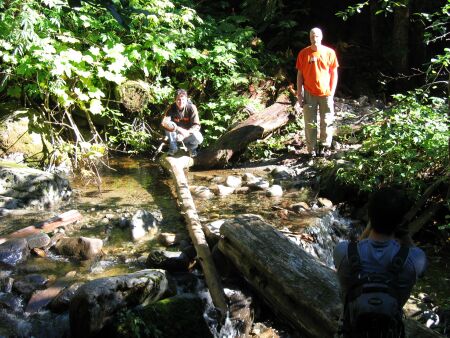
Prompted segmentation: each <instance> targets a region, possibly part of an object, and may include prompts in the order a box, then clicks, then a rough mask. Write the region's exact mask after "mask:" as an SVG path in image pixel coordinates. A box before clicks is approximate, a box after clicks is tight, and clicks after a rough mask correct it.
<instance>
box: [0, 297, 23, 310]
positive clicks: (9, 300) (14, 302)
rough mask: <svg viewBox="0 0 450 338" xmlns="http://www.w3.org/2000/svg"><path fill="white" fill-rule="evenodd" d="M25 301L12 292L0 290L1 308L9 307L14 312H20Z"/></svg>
mask: <svg viewBox="0 0 450 338" xmlns="http://www.w3.org/2000/svg"><path fill="white" fill-rule="evenodd" d="M22 307H23V303H22V299H20V297H17V296H15V295H13V294H12V293H3V292H0V309H7V310H9V311H12V312H18V311H20V310H21V309H22Z"/></svg>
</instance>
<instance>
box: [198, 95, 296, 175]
mask: <svg viewBox="0 0 450 338" xmlns="http://www.w3.org/2000/svg"><path fill="white" fill-rule="evenodd" d="M290 107H291V103H290V101H289V98H288V97H287V96H285V95H282V96H280V97H279V98H278V99H277V101H276V102H275V103H274V104H273V105H271V106H269V107H267V108H266V109H264V110H262V111H261V112H258V113H255V114H253V115H251V116H250V117H249V118H248V119H246V120H245V121H243V122H241V123H239V124H238V125H237V126H235V127H234V128H233V129H231V130H230V131H228V132H226V133H225V134H224V135H222V136H221V137H220V138H219V139H218V140H217V141H216V142H215V143H214V144H213V145H212V146H210V147H209V148H207V149H205V150H202V151H201V152H200V153H199V155H198V156H197V157H196V158H195V163H194V165H195V166H196V167H203V168H214V167H223V166H225V165H226V164H227V163H228V162H229V161H230V159H231V158H232V156H233V155H234V154H236V153H239V152H241V151H243V150H245V149H246V148H247V146H248V144H249V143H250V142H253V141H256V140H257V139H260V138H263V137H265V136H267V135H268V134H270V133H271V132H273V131H275V130H277V129H279V128H281V127H282V126H284V125H285V124H286V123H287V122H288V121H289V115H290V112H289V108H290Z"/></svg>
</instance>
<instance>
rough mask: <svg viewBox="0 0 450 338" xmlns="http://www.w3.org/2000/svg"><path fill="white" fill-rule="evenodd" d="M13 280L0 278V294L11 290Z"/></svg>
mask: <svg viewBox="0 0 450 338" xmlns="http://www.w3.org/2000/svg"><path fill="white" fill-rule="evenodd" d="M13 283H14V278H11V277H0V292H5V293H9V292H11V290H12V286H13Z"/></svg>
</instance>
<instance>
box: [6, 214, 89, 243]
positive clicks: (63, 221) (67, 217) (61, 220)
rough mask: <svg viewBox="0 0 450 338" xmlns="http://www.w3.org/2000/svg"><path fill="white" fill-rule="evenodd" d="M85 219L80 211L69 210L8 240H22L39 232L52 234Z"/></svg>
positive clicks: (12, 235)
mask: <svg viewBox="0 0 450 338" xmlns="http://www.w3.org/2000/svg"><path fill="white" fill-rule="evenodd" d="M82 218H83V215H81V214H80V212H79V211H78V210H69V211H66V212H64V213H62V214H60V215H58V216H55V217H52V218H50V219H48V220H46V221H43V222H40V223H38V224H35V225H30V226H28V227H26V228H23V229H20V230H17V231H15V232H13V233H11V234H9V235H7V236H6V237H7V238H22V237H28V236H29V235H32V234H35V233H39V232H46V233H47V232H51V231H53V230H55V229H56V228H58V227H65V226H67V225H69V224H72V223H74V222H77V221H79V220H81V219H82Z"/></svg>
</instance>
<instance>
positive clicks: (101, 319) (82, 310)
mask: <svg viewBox="0 0 450 338" xmlns="http://www.w3.org/2000/svg"><path fill="white" fill-rule="evenodd" d="M168 286H169V281H168V277H167V275H166V272H165V271H163V270H149V269H148V270H141V271H138V272H135V273H130V274H127V275H121V276H115V277H106V278H99V279H95V280H92V281H89V282H87V283H85V284H84V285H82V286H81V287H79V288H78V290H77V291H76V292H75V295H74V297H73V299H72V301H71V302H70V306H69V314H70V330H71V336H72V337H94V336H96V335H97V334H98V333H99V332H100V330H101V329H102V328H103V327H104V326H105V325H106V324H108V323H110V322H111V321H113V316H114V314H115V313H116V312H117V311H118V310H120V309H123V308H127V307H134V306H137V305H147V304H148V303H151V302H154V301H157V300H159V299H160V298H161V297H162V295H163V294H165V293H166V292H167V291H168Z"/></svg>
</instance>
